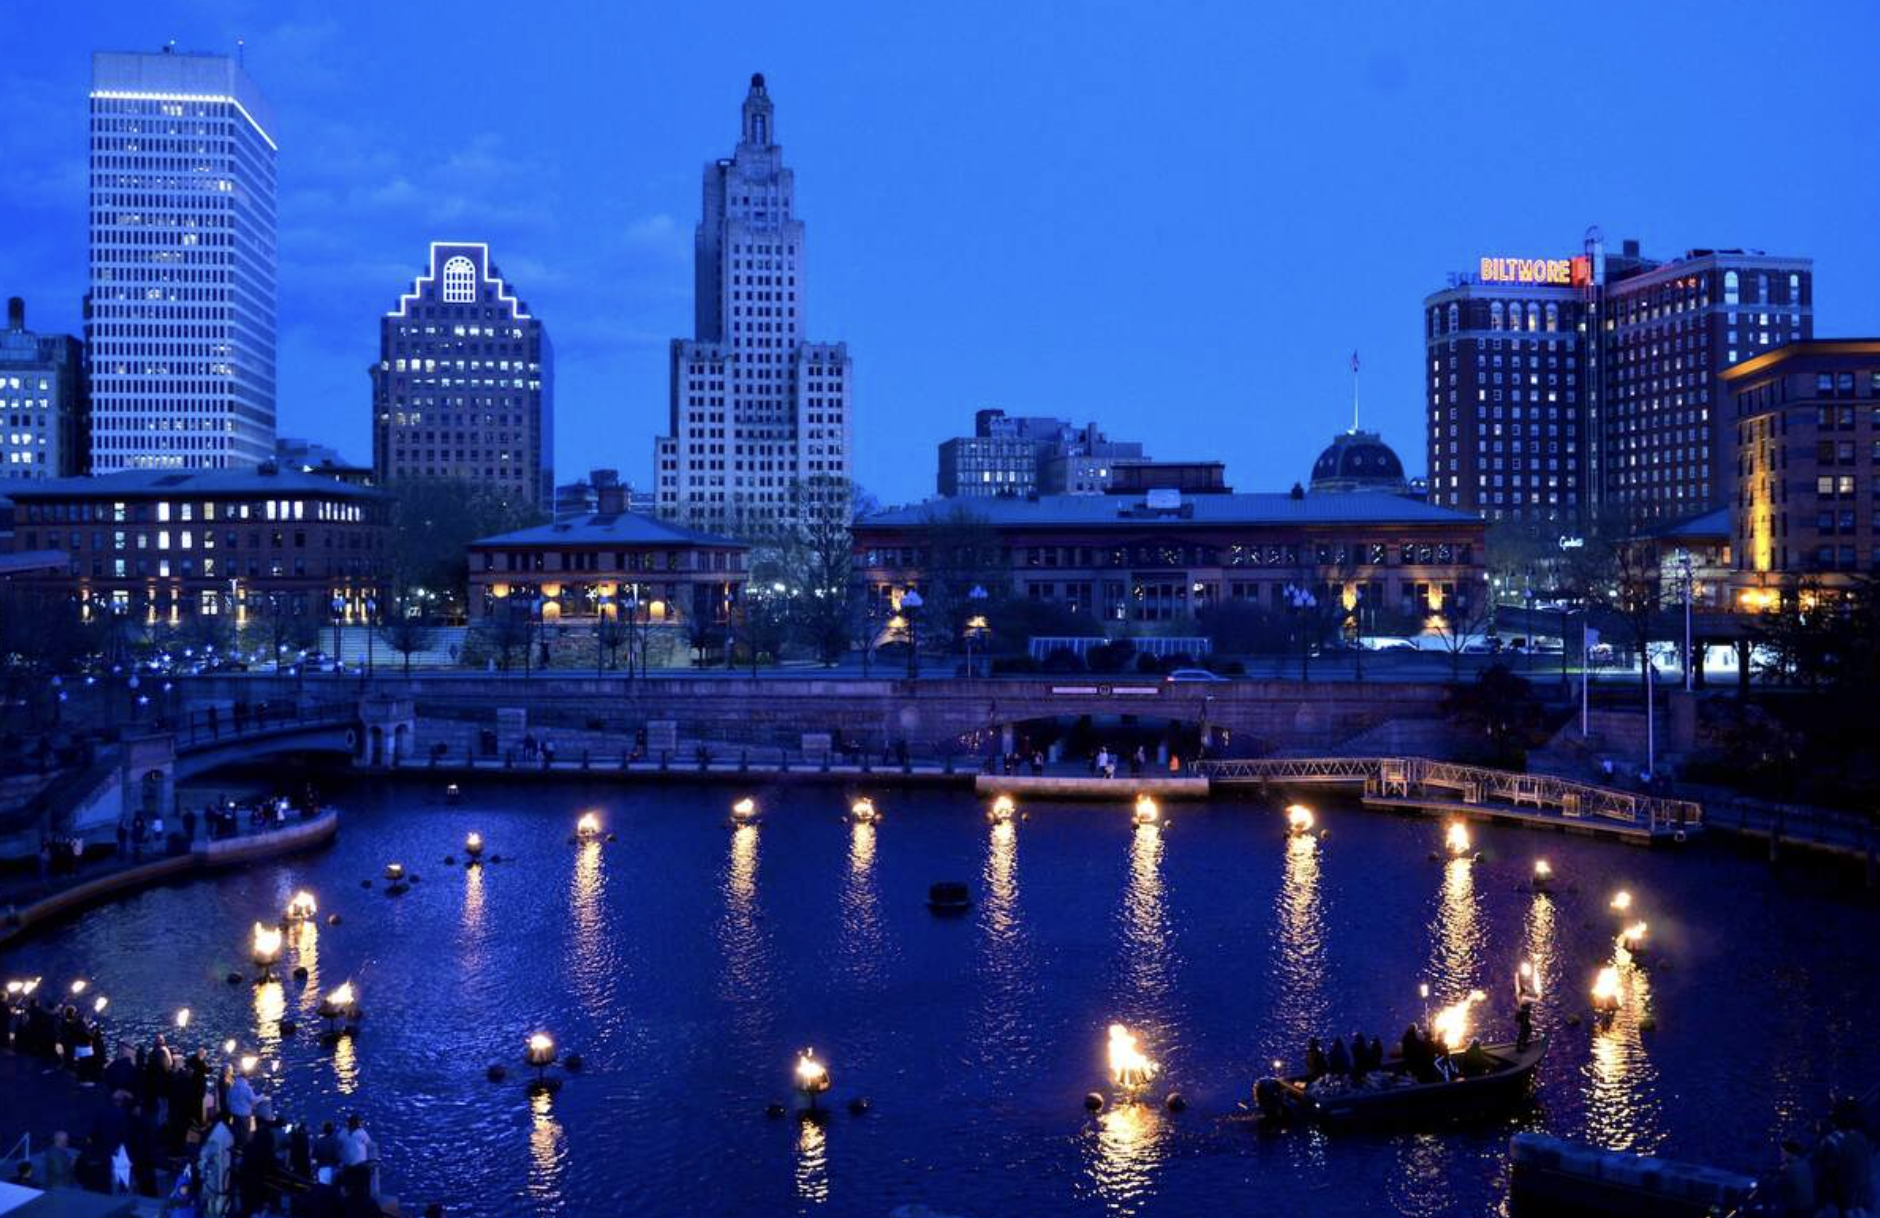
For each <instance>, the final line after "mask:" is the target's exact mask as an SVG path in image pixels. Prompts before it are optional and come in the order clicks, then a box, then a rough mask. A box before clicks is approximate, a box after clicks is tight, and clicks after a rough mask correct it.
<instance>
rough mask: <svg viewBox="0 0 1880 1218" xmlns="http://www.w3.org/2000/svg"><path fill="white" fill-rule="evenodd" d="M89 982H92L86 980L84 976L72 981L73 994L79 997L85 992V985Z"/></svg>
mask: <svg viewBox="0 0 1880 1218" xmlns="http://www.w3.org/2000/svg"><path fill="white" fill-rule="evenodd" d="M89 984H91V983H90V982H88V981H86V980H85V979H84V978H82V977H81V978H79V979H78V980H77V981H74V982H73V983H72V996H73V997H74V998H76V997H78V995H80V994H83V993H84V992H85V987H86V986H87V985H89Z"/></svg>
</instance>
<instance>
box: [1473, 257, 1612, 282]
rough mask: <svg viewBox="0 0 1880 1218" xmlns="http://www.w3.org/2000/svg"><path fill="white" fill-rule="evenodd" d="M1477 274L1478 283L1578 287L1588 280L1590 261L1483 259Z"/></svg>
mask: <svg viewBox="0 0 1880 1218" xmlns="http://www.w3.org/2000/svg"><path fill="white" fill-rule="evenodd" d="M1478 276H1479V278H1480V281H1481V282H1482V283H1533V284H1541V285H1546V286H1554V287H1563V288H1564V287H1579V286H1581V285H1583V284H1586V283H1588V282H1590V281H1591V279H1592V264H1591V263H1590V262H1589V261H1588V260H1587V259H1585V258H1484V259H1482V265H1481V269H1480V271H1479V272H1478Z"/></svg>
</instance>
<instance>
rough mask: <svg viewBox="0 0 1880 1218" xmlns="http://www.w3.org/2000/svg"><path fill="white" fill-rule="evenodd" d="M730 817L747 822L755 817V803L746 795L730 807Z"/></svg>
mask: <svg viewBox="0 0 1880 1218" xmlns="http://www.w3.org/2000/svg"><path fill="white" fill-rule="evenodd" d="M731 815H732V816H734V817H736V818H737V819H738V820H749V819H751V818H752V817H753V816H756V815H757V801H756V800H754V799H752V798H751V797H750V796H748V795H746V796H745V797H744V798H743V799H740V800H739V801H738V802H737V803H735V804H732V805H731Z"/></svg>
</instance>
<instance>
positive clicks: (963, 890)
mask: <svg viewBox="0 0 1880 1218" xmlns="http://www.w3.org/2000/svg"><path fill="white" fill-rule="evenodd" d="M972 904H973V897H972V893H971V892H969V891H968V890H967V887H966V885H965V884H964V883H962V882H960V881H959V880H942V881H941V882H940V883H938V884H934V885H932V886H931V887H929V888H928V889H927V908H928V909H931V910H933V911H934V912H935V913H937V914H956V913H965V912H966V911H967V910H968V909H969V908H971V907H972Z"/></svg>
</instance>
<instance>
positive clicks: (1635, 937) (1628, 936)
mask: <svg viewBox="0 0 1880 1218" xmlns="http://www.w3.org/2000/svg"><path fill="white" fill-rule="evenodd" d="M1644 939H1645V923H1643V922H1634V923H1632V925H1630V926H1628V927H1626V928H1625V929H1624V930H1622V931H1620V932H1619V943H1620V946H1622V947H1628V948H1630V947H1637V946H1638V945H1639V944H1640V943H1641V942H1643V941H1644Z"/></svg>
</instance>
